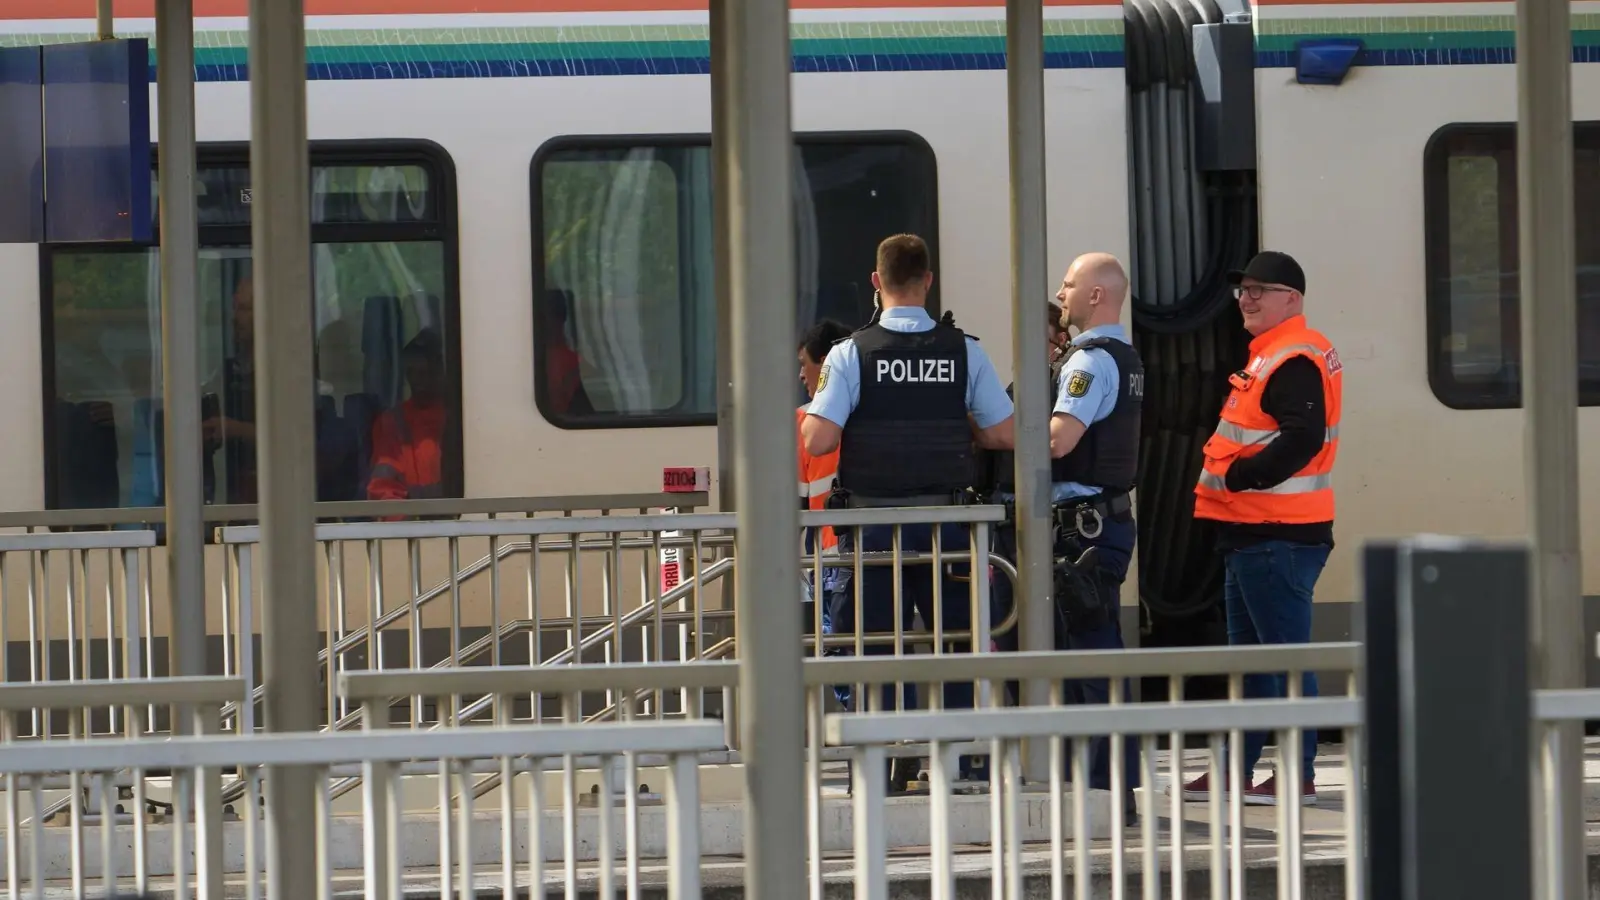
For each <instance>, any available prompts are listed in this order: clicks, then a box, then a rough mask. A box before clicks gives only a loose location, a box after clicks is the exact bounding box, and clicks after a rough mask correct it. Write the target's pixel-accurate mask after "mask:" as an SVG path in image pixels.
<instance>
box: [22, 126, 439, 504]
mask: <svg viewBox="0 0 1600 900" xmlns="http://www.w3.org/2000/svg"><path fill="white" fill-rule="evenodd" d="M247 154H248V148H247V147H242V146H237V145H230V146H220V147H219V146H202V147H201V149H200V166H199V171H198V175H199V179H198V180H199V182H200V195H201V199H200V223H201V224H200V244H201V250H200V265H199V291H200V304H201V341H202V347H201V373H202V375H201V377H202V387H201V391H202V411H201V416H202V418H203V419H204V426H203V427H204V429H205V434H204V441H205V443H204V448H205V451H204V454H205V455H204V460H203V465H204V470H205V471H204V485H205V497H206V500H207V502H209V503H251V502H254V501H255V500H256V498H257V485H256V459H255V450H254V441H255V427H254V422H255V381H254V377H255V370H254V365H253V359H254V356H255V353H254V342H253V341H254V330H253V327H252V323H253V320H254V297H253V293H254V292H253V285H252V282H251V254H250V202H251V199H252V197H251V193H250V190H251V189H250V180H249V170H248V162H247V158H248V157H247ZM312 163H313V166H312V173H311V181H312V214H313V225H312V240H313V246H312V255H311V261H312V282H313V285H312V288H313V296H314V300H313V302H314V310H315V312H314V315H315V319H314V323H315V324H314V327H315V329H316V339H315V345H314V346H313V347H308V348H306V349H307V356H308V358H309V359H310V360H311V361H312V365H313V366H314V367H315V370H316V384H317V397H316V405H315V410H316V411H315V421H316V457H317V497H318V499H319V500H361V499H391V498H400V497H417V498H423V497H439V496H460V495H461V487H462V471H461V449H460V448H461V416H460V410H461V396H460V362H459V354H458V352H457V346H458V338H457V324H458V314H457V309H456V305H455V304H456V286H455V275H454V271H455V253H456V247H455V237H454V226H453V224H452V222H451V220H450V216H449V215H448V214H447V211H448V210H453V208H454V202H455V201H454V197H453V195H452V191H453V187H452V179H451V171H450V165H451V164H450V160H449V158H448V157H447V156H446V155H444V153H443V151H442V150H439V149H438V148H436V147H434V146H433V145H420V144H410V143H407V144H400V145H396V144H393V143H388V142H385V143H383V144H368V143H365V142H363V143H361V144H328V145H319V144H313V145H312ZM159 253H160V251H159V249H158V248H133V247H115V248H105V247H86V246H69V245H60V246H49V247H46V248H45V249H44V274H45V283H46V287H47V289H46V290H45V292H44V295H45V302H46V306H47V308H46V309H45V310H44V316H43V321H44V328H45V338H46V341H45V347H46V353H45V378H44V382H45V390H46V398H47V402H46V404H45V417H46V422H45V434H46V479H47V483H46V499H47V502H48V503H49V504H50V505H51V506H52V507H53V508H86V507H87V508H99V507H127V506H134V507H138V506H158V505H161V504H162V503H163V502H165V500H164V498H163V496H162V477H161V465H162V446H163V443H164V432H163V416H162V410H161V406H162V401H161V394H162V383H161V378H162V375H161V371H162V370H161V279H160V270H159V261H158V260H159Z"/></svg>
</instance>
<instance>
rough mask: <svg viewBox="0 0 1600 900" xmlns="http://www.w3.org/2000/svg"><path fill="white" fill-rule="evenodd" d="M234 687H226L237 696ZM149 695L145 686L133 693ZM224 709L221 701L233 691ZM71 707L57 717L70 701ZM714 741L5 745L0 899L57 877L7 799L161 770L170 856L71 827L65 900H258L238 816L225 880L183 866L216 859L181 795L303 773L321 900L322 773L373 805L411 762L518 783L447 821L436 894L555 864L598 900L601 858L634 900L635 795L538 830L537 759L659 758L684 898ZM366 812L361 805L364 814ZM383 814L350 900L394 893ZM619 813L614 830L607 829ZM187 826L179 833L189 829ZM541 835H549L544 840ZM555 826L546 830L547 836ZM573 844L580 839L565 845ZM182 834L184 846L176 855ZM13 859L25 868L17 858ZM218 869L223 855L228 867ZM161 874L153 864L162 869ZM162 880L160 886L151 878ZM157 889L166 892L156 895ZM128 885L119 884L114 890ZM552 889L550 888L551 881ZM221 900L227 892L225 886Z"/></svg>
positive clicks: (567, 812)
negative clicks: (362, 780)
mask: <svg viewBox="0 0 1600 900" xmlns="http://www.w3.org/2000/svg"><path fill="white" fill-rule="evenodd" d="M238 687H241V688H242V685H238ZM137 689H139V690H149V689H150V683H148V682H144V683H140V684H139V685H137ZM233 693H234V694H237V691H234V692H233ZM83 700H84V698H82V697H76V698H74V699H73V700H72V701H70V702H83ZM719 741H720V729H718V728H717V727H716V726H714V725H711V724H708V723H692V722H668V723H621V724H606V725H595V726H583V727H549V726H508V727H502V728H496V729H489V730H479V729H474V730H473V731H472V733H471V734H467V733H464V732H461V731H439V732H426V731H412V730H392V731H385V732H367V733H360V734H336V735H316V734H294V735H278V734H274V735H248V736H228V735H208V736H201V737H176V738H170V739H167V740H162V741H150V740H118V739H106V740H95V741H83V740H73V741H52V742H49V744H47V745H45V744H17V745H8V746H7V747H6V749H5V752H3V753H0V775H4V776H5V785H6V787H5V792H6V797H7V803H6V808H7V813H8V816H7V828H6V840H7V863H8V865H7V870H6V874H7V880H8V885H9V889H10V893H11V895H12V896H20V893H21V890H22V885H23V883H24V878H23V871H24V864H23V863H22V860H23V859H24V858H26V860H27V862H26V864H25V865H26V872H27V879H26V881H27V883H28V884H29V885H30V887H31V891H32V894H33V895H34V896H36V897H41V898H42V897H44V896H45V891H46V888H47V882H48V881H49V880H50V879H51V878H52V876H54V875H57V874H58V873H57V872H56V871H54V870H53V869H55V868H58V867H52V866H49V865H47V859H50V858H54V857H55V856H56V855H57V851H58V849H59V848H58V847H57V846H56V845H57V844H59V840H57V839H56V838H57V836H56V835H53V834H52V833H51V830H50V829H41V828H39V827H32V828H27V829H24V828H23V827H21V825H20V823H19V819H18V816H17V815H16V798H17V796H18V794H19V792H21V791H30V792H32V793H33V794H34V795H37V794H38V792H39V784H40V780H41V778H44V777H51V776H57V777H58V776H60V775H63V774H65V775H67V776H68V777H69V778H70V779H71V780H72V781H73V783H74V784H78V783H80V782H84V781H91V782H97V783H99V784H102V785H104V784H105V783H106V782H107V779H108V778H109V776H110V775H111V773H113V772H116V771H118V770H121V769H124V768H128V767H131V768H132V769H133V770H134V771H135V772H136V773H139V776H140V778H139V781H140V782H142V781H143V773H145V772H149V771H152V770H165V771H169V772H170V773H171V778H172V782H173V787H172V797H173V805H174V807H175V813H174V815H173V817H172V825H171V827H170V829H169V830H168V833H167V837H168V846H167V847H163V848H161V849H169V848H170V851H171V853H170V855H169V856H168V855H165V854H159V853H155V852H153V851H155V850H156V849H157V848H156V846H155V844H154V842H152V841H149V840H148V839H147V838H146V835H145V832H144V831H143V830H142V829H141V826H140V824H139V823H138V822H137V821H136V824H135V828H136V837H135V841H134V843H133V845H132V846H131V847H129V846H127V845H125V844H123V843H122V842H121V840H120V838H119V837H118V835H117V834H116V832H115V825H114V823H112V822H111V821H110V820H109V819H107V820H103V821H102V823H101V828H100V842H99V844H100V847H99V849H100V852H99V854H94V853H91V852H87V849H86V848H87V845H86V843H85V840H84V835H83V833H82V830H81V828H78V829H75V830H74V832H73V834H72V836H71V862H70V874H69V876H68V877H70V879H71V887H72V891H73V894H74V896H78V897H82V896H86V894H85V888H86V886H87V884H88V882H90V881H94V880H98V881H99V882H100V889H101V891H103V892H104V896H108V897H109V896H115V895H116V894H117V892H118V891H119V889H121V888H123V887H128V886H131V887H132V889H133V890H134V891H135V892H137V893H138V894H140V895H146V896H148V895H150V893H151V892H152V890H153V889H157V888H164V889H165V890H164V892H165V891H170V892H171V893H172V895H174V896H176V897H187V896H189V889H190V880H191V876H192V877H193V879H194V881H195V882H196V883H197V884H198V886H199V896H200V897H202V898H207V900H210V898H220V896H221V893H222V890H223V888H224V878H223V875H224V874H225V872H224V869H225V867H227V868H229V869H232V870H233V871H234V872H236V873H238V874H240V875H242V879H235V883H236V882H237V881H238V880H242V881H243V885H242V886H243V889H244V896H245V897H247V898H250V900H256V898H260V897H261V896H263V894H264V887H265V873H264V871H263V868H262V859H263V850H264V846H265V845H264V843H263V840H262V838H263V835H262V833H261V832H262V826H261V822H260V820H259V818H258V817H257V816H254V815H251V816H246V817H245V820H244V823H243V831H244V834H243V841H242V843H243V847H242V857H243V859H242V865H240V866H238V867H228V866H226V864H227V862H229V861H231V860H224V859H223V858H222V854H221V853H220V852H218V851H217V850H216V849H213V850H212V851H211V852H206V851H197V852H195V853H194V855H193V859H194V862H195V866H194V869H193V871H191V869H190V867H189V861H190V858H191V857H190V848H207V847H210V848H219V847H220V846H221V844H222V841H221V837H222V835H221V830H222V829H223V828H224V824H223V823H221V822H219V821H218V819H217V817H216V816H215V814H214V813H213V812H212V811H211V810H209V808H208V806H207V804H206V803H204V802H201V801H200V800H199V798H198V797H197V796H196V795H195V793H194V786H195V785H196V784H198V783H202V782H204V781H205V779H206V777H207V776H208V775H209V774H213V773H215V772H217V771H219V770H221V769H224V768H232V769H236V770H238V771H239V772H240V773H241V776H242V777H243V778H245V779H246V780H247V781H249V782H250V783H251V784H252V785H256V786H258V785H259V784H260V770H261V769H262V768H263V767H267V766H283V765H301V766H314V767H316V768H318V769H319V770H320V771H321V773H322V774H321V775H320V776H319V778H318V779H317V782H316V783H317V791H318V796H319V798H320V802H319V815H318V816H317V823H316V827H317V830H318V837H319V840H318V846H319V854H318V860H317V865H318V868H319V884H320V885H321V889H322V892H323V893H324V895H326V896H332V894H333V891H334V889H335V877H334V868H335V867H334V865H333V864H332V863H333V860H334V858H335V856H336V851H335V850H334V849H333V848H332V846H331V845H332V844H333V843H334V842H335V841H336V840H339V836H340V832H339V831H338V829H336V827H335V822H334V819H333V817H332V814H331V810H330V805H329V801H328V799H327V787H328V783H329V778H330V777H331V776H329V775H328V769H329V768H331V767H333V766H337V765H340V764H349V763H358V764H361V765H364V766H366V767H367V768H368V769H369V770H370V772H371V777H370V783H371V784H372V785H373V788H372V790H371V794H372V796H373V797H392V796H395V795H397V794H398V791H399V788H398V784H397V782H398V768H397V766H398V764H400V763H406V762H414V761H417V760H432V761H435V762H436V763H437V766H438V770H439V772H440V774H441V777H442V778H444V779H451V778H454V779H463V780H464V779H467V778H470V777H471V776H472V774H473V773H475V772H477V771H480V770H483V769H485V768H489V769H491V770H494V771H498V772H499V773H500V774H501V775H502V776H503V777H504V778H506V779H507V780H508V781H521V782H522V783H523V785H524V786H525V793H524V792H507V793H508V797H509V798H510V802H505V803H502V804H501V808H500V815H499V822H498V823H497V825H498V827H495V826H492V825H490V826H488V827H485V826H486V825H488V823H485V822H481V821H480V819H479V817H478V816H476V815H475V814H474V813H473V810H472V808H471V804H470V802H469V803H466V804H462V805H460V806H459V807H458V808H457V813H458V814H457V815H456V816H455V818H454V819H453V820H452V819H451V818H450V817H448V816H443V817H441V818H440V820H439V823H438V824H439V827H440V830H441V834H442V836H443V837H444V838H445V840H443V841H441V842H440V843H439V845H438V847H437V850H438V858H439V872H438V875H437V883H438V884H439V886H440V891H441V895H443V896H455V895H456V894H457V893H458V892H459V895H460V896H463V897H471V896H473V895H474V892H475V890H476V888H477V883H478V881H479V880H480V875H479V873H478V868H479V866H480V865H481V864H482V863H483V862H484V861H485V860H484V857H486V856H488V857H489V858H490V859H489V861H490V862H491V863H492V864H498V869H499V874H500V877H501V884H502V885H507V886H517V885H520V886H521V887H523V888H524V889H526V890H528V891H529V892H530V894H531V895H533V896H541V897H542V896H544V895H545V891H546V879H547V873H546V870H545V869H546V867H545V863H546V861H547V860H561V861H562V862H563V863H564V873H563V874H564V876H565V878H566V883H567V884H571V885H574V886H577V885H578V884H579V883H580V882H579V876H580V874H581V875H582V876H583V877H584V880H589V881H594V882H596V883H597V884H598V887H599V889H600V893H601V895H602V896H614V895H615V891H616V881H617V872H616V865H615V859H616V855H617V853H616V851H617V845H618V844H619V843H621V844H623V847H622V851H623V863H624V878H625V880H626V884H627V886H628V888H629V890H630V893H636V892H637V890H638V885H639V880H640V877H641V870H642V862H643V860H644V858H645V857H644V855H643V854H642V851H643V850H646V849H650V848H643V847H641V845H640V843H639V841H638V840H637V835H638V832H639V817H640V806H639V803H638V802H637V795H636V793H635V792H633V791H631V790H630V791H628V792H627V793H626V795H625V796H624V798H623V802H622V805H621V808H620V809H619V808H618V805H617V803H616V800H615V798H613V797H612V796H611V795H610V794H609V793H607V792H604V791H602V792H601V795H600V798H599V804H598V808H597V809H596V810H594V811H593V813H587V814H585V813H580V811H578V810H577V809H575V808H573V807H570V806H569V807H566V808H563V809H561V810H559V811H558V812H557V813H556V814H555V815H553V816H552V815H551V814H550V812H549V811H548V810H547V809H546V808H545V804H544V802H543V796H544V788H543V784H542V778H541V777H540V773H542V771H543V768H544V766H545V764H546V761H547V760H570V759H571V758H573V757H575V756H595V757H600V758H602V759H606V760H609V759H611V758H613V757H616V758H622V759H631V758H632V757H633V756H635V755H637V754H641V753H652V754H658V755H663V756H665V757H666V758H667V759H668V764H667V766H666V769H667V790H666V792H665V793H666V796H665V804H664V807H663V812H664V816H659V817H655V818H660V819H663V820H664V821H661V822H659V823H658V830H660V831H661V832H662V833H663V834H664V836H665V842H664V843H665V847H664V848H663V849H664V853H663V854H661V855H664V856H665V863H666V865H665V871H664V875H665V880H666V883H667V884H666V886H667V893H668V896H669V897H674V898H679V897H681V898H690V897H698V896H699V890H700V866H699V858H700V852H699V834H700V824H699V812H700V802H699V788H698V782H699V772H698V768H697V766H696V763H695V761H694V756H693V754H695V753H697V752H699V751H701V750H703V749H705V748H707V747H708V746H714V745H715V744H716V743H718V742H719ZM518 796H525V797H526V798H527V800H526V805H525V806H524V807H522V808H520V809H519V808H518V807H517V804H516V802H515V798H516V797H518ZM374 802H375V803H376V802H377V801H374ZM393 809H394V807H393V806H385V805H382V804H381V803H377V805H376V806H369V813H370V814H369V815H367V816H366V817H365V818H364V820H363V821H362V822H361V823H360V826H359V830H360V834H361V840H360V846H362V847H363V848H365V849H364V860H363V862H364V867H363V868H364V871H363V875H362V877H361V879H360V887H361V889H362V890H363V891H364V893H365V895H366V896H369V897H393V896H399V895H400V893H401V891H402V890H403V889H404V888H405V887H406V885H405V882H406V873H405V872H404V870H403V861H402V859H401V858H400V856H399V855H398V854H395V853H392V852H390V851H391V849H392V848H402V847H404V846H405V842H404V839H403V838H404V835H402V833H401V831H402V829H401V825H402V823H401V821H400V818H399V816H398V815H397V814H395V813H393V812H392V810H393ZM619 812H620V813H621V818H622V822H621V823H620V824H621V825H622V828H621V829H620V830H619V829H618V828H617V825H618V824H619V823H618V822H617V821H616V819H617V818H618V813H619ZM191 817H192V827H191ZM557 823H560V824H559V825H557ZM552 826H557V827H552ZM580 829H581V831H580ZM495 831H498V832H499V834H498V836H499V838H500V840H499V841H498V844H499V848H498V850H499V853H498V857H497V858H496V856H495V854H494V853H493V852H492V848H491V846H490V845H488V844H485V843H483V842H480V841H478V840H475V835H478V836H481V835H486V834H491V833H494V832H495ZM191 832H192V840H191ZM580 842H591V843H593V844H594V846H595V848H596V852H597V856H598V860H597V864H596V865H595V866H594V867H593V868H592V870H590V868H589V867H584V871H582V872H581V873H580V869H579V866H578V861H579V860H578V853H577V848H578V846H579V845H580ZM24 845H26V848H27V849H26V857H24V855H23V853H24V851H23V847H24ZM230 855H231V854H230ZM163 856H165V861H166V862H168V863H169V865H162V861H163V860H162V857H163ZM162 876H165V877H164V878H163V877H162ZM158 878H160V879H161V880H162V881H164V882H166V883H165V884H163V885H157V884H156V881H157V879H158ZM130 883H131V884H130ZM557 883H558V884H559V883H560V882H557ZM227 887H229V888H232V887H234V885H232V884H230V885H227Z"/></svg>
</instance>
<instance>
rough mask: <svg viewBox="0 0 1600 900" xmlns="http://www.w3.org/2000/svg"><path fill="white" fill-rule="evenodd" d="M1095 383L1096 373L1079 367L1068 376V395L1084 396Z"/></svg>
mask: <svg viewBox="0 0 1600 900" xmlns="http://www.w3.org/2000/svg"><path fill="white" fill-rule="evenodd" d="M1091 384H1094V373H1093V372H1089V371H1085V370H1083V369H1078V370H1077V371H1075V372H1073V373H1072V374H1071V375H1068V376H1067V396H1068V397H1082V396H1083V395H1084V394H1087V393H1089V385H1091Z"/></svg>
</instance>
